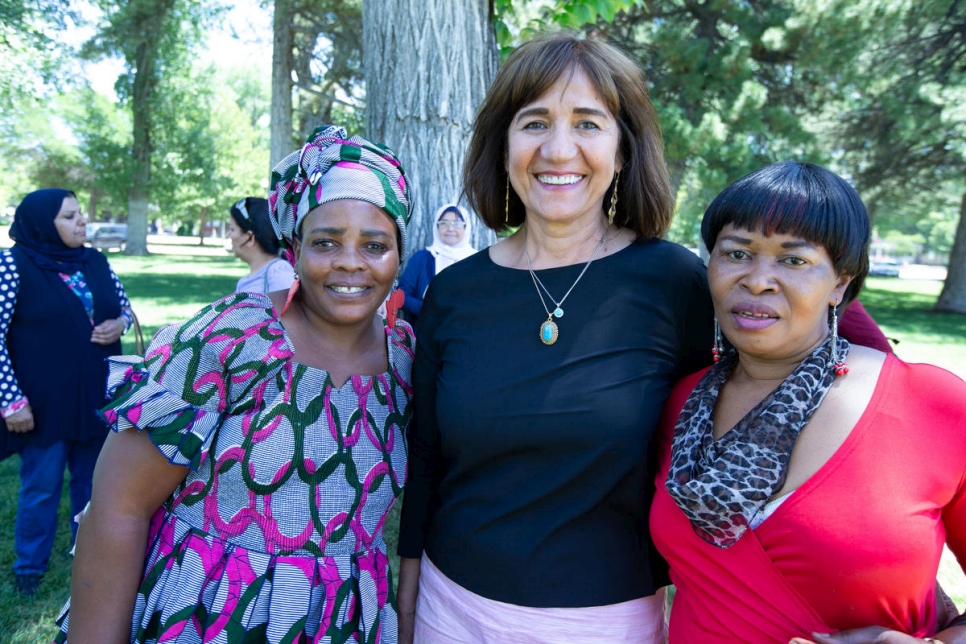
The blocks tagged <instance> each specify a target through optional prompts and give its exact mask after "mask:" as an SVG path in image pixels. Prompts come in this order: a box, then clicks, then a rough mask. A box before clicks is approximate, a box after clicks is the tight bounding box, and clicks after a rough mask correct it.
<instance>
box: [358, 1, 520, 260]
mask: <svg viewBox="0 0 966 644" xmlns="http://www.w3.org/2000/svg"><path fill="white" fill-rule="evenodd" d="M490 4H491V0H459V1H458V2H454V1H453V0H363V3H362V42H363V51H364V69H365V77H366V136H367V137H368V138H370V139H372V140H374V141H377V142H379V143H384V144H386V145H388V146H389V147H390V148H392V149H393V150H395V151H396V153H397V154H399V157H400V160H401V161H402V163H403V166H404V167H405V168H406V172H407V174H408V176H409V180H410V184H411V186H412V194H413V200H414V202H415V208H414V211H413V219H412V222H411V224H410V228H409V230H410V247H411V249H413V250H415V249H419V248H423V247H424V246H426V245H427V244H429V243H432V239H433V234H432V230H431V228H430V227H431V225H432V222H431V221H430V220H431V219H432V217H433V213H434V212H435V211H436V209H437V208H439V206H441V205H443V204H444V203H446V202H452V201H455V200H456V199H457V198H459V196H460V194H461V192H462V188H463V186H462V169H463V156H464V154H465V153H466V148H467V145H468V144H469V139H470V134H471V131H472V128H473V119H474V118H475V116H476V109H477V107H478V106H479V104H480V103H481V102H482V100H483V96H484V94H485V93H486V89H487V88H488V87H489V85H490V82H491V81H492V80H493V77H494V76H495V75H496V70H497V66H498V64H499V57H498V52H497V46H496V36H495V34H494V32H493V24H492V22H491V16H490V12H489V6H490ZM503 135H504V134H503V133H502V132H501V133H494V136H503ZM476 224H477V225H475V226H474V230H473V238H472V242H473V245H474V246H476V247H477V248H484V247H486V246H488V245H489V244H491V243H493V241H494V240H495V236H494V234H493V233H492V232H491V231H490V230H489V229H486V228H484V227H483V225H482V224H480V223H479V221H478V220H477V222H476Z"/></svg>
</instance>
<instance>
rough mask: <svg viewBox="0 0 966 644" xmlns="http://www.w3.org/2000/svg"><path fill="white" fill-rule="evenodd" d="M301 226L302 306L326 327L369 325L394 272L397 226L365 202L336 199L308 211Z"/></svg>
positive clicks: (297, 245)
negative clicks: (318, 318)
mask: <svg viewBox="0 0 966 644" xmlns="http://www.w3.org/2000/svg"><path fill="white" fill-rule="evenodd" d="M300 226H301V238H300V239H296V241H295V259H296V263H295V268H296V272H297V273H298V275H299V277H300V279H301V287H300V292H301V297H302V303H303V305H304V306H305V307H306V308H308V309H309V310H311V311H312V312H313V313H314V314H316V315H318V316H319V317H320V318H322V319H323V320H325V321H327V322H329V323H331V324H335V325H339V326H349V325H353V324H358V323H369V322H371V321H372V319H373V316H374V315H375V313H376V309H378V308H379V305H380V304H382V303H383V301H384V300H385V299H386V296H388V295H389V291H390V289H391V288H392V284H393V280H395V278H396V273H397V271H398V270H399V246H398V243H397V239H396V225H395V224H394V223H393V221H392V220H391V219H389V217H388V216H387V215H386V213H385V212H383V211H382V210H381V209H380V208H378V207H376V206H375V205H373V204H371V203H369V202H367V201H358V200H355V199H340V200H338V201H330V202H328V203H325V204H322V205H321V206H319V207H318V208H315V209H314V210H312V211H310V212H309V213H308V214H307V215H306V216H305V218H304V219H303V220H302V222H301V224H300Z"/></svg>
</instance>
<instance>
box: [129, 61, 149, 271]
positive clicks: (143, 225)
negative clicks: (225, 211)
mask: <svg viewBox="0 0 966 644" xmlns="http://www.w3.org/2000/svg"><path fill="white" fill-rule="evenodd" d="M155 53H156V52H155V51H154V47H153V45H152V44H149V43H148V42H141V43H140V44H139V45H138V46H137V51H136V57H137V59H136V63H135V64H136V65H137V70H136V71H135V74H134V90H133V93H132V100H131V112H132V113H133V138H134V147H133V148H132V150H131V156H132V157H133V158H134V169H133V171H132V172H131V185H130V187H129V188H128V191H127V243H126V244H125V246H124V253H125V254H126V255H147V254H148V196H149V190H148V183H149V182H150V181H151V125H152V122H151V121H152V119H151V116H152V114H151V108H152V105H151V90H152V89H153V86H154V78H153V77H154V57H155V56H154V55H155Z"/></svg>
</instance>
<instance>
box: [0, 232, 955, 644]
mask: <svg viewBox="0 0 966 644" xmlns="http://www.w3.org/2000/svg"><path fill="white" fill-rule="evenodd" d="M180 252H182V253H190V252H191V250H190V247H184V248H181V249H180ZM108 257H109V259H110V262H111V265H112V266H113V267H114V270H115V271H116V272H117V273H118V275H119V276H120V277H121V280H122V282H123V283H124V287H125V289H126V290H127V292H128V295H129V297H130V298H131V300H132V303H133V305H134V309H135V311H136V313H137V314H138V316H139V318H140V320H141V324H142V325H143V327H144V331H145V334H146V335H147V336H148V337H149V338H150V336H151V335H152V334H153V333H154V332H155V331H156V330H157V329H158V328H160V327H161V326H163V325H165V324H170V323H173V322H178V321H180V320H183V319H186V318H187V317H189V316H190V315H191V314H193V313H194V312H195V311H197V310H198V309H199V308H200V307H201V306H203V305H205V304H207V303H208V302H210V301H213V300H215V299H217V298H219V297H221V296H223V295H225V294H227V293H230V292H232V291H233V290H234V286H235V282H236V281H237V279H238V278H239V277H241V276H242V275H243V274H244V273H245V266H244V265H243V264H242V263H241V262H239V261H238V260H235V259H233V258H231V257H229V256H227V255H220V254H218V253H216V252H211V251H209V252H208V253H207V254H205V255H199V256H195V255H191V254H180V255H173V254H157V255H152V256H150V257H140V258H134V257H126V256H123V255H120V254H118V253H111V254H109V255H108ZM940 287H941V284H940V283H939V282H935V281H921V282H917V281H912V280H899V279H889V278H870V279H869V282H868V284H867V287H866V290H865V291H864V292H863V295H862V301H863V303H864V304H865V306H866V308H867V309H868V310H869V312H870V313H872V315H873V316H874V317H875V318H876V319H877V320H878V321H879V323H880V324H881V325H882V327H883V329H884V330H885V332H886V335H888V336H889V337H890V338H895V339H898V340H899V344H898V345H897V347H896V352H897V354H898V355H899V356H900V357H901V358H903V359H904V360H906V361H908V362H932V363H935V364H938V365H940V366H942V367H945V368H946V369H949V370H950V371H953V372H954V373H957V374H958V375H959V376H960V377H963V378H966V316H957V315H949V314H934V313H931V312H930V311H929V309H930V308H931V306H932V304H933V302H935V298H936V296H937V295H938V294H939V289H940ZM124 348H125V350H127V351H130V350H132V349H133V344H132V343H131V341H130V339H129V338H127V337H125V347H124ZM18 465H19V461H18V459H17V458H16V457H13V458H9V459H7V460H6V461H3V462H0V524H2V525H5V526H8V527H7V528H6V529H5V530H3V531H2V532H0V642H6V643H10V644H21V643H22V644H28V643H29V644H35V643H36V642H45V641H49V640H50V639H51V638H52V637H53V635H54V633H55V632H56V629H55V628H54V625H53V620H54V617H55V616H56V614H57V612H58V611H59V610H60V608H61V606H62V605H63V603H64V601H65V600H66V599H67V597H68V595H69V580H70V566H71V560H70V557H69V556H68V553H67V549H68V546H69V534H70V532H69V529H68V516H67V515H68V508H67V492H66V488H65V491H64V495H63V499H62V503H61V511H60V515H61V516H60V519H61V522H60V528H61V529H60V531H59V533H58V536H57V541H56V543H55V545H54V552H53V556H52V558H51V562H50V571H49V572H48V574H47V576H46V578H45V580H44V584H43V586H42V587H41V592H40V593H39V594H38V596H37V597H36V598H35V599H33V600H31V601H24V600H22V599H20V598H19V597H18V596H17V595H16V594H15V593H14V590H13V575H12V573H11V572H10V571H11V567H12V565H13V559H14V557H13V523H14V515H15V512H16V495H17V489H18V486H19V481H18V475H17V467H18ZM398 516H399V505H398V504H397V506H396V507H395V508H394V509H393V513H392V516H391V517H390V519H389V520H388V521H387V522H386V540H387V542H389V544H390V552H393V551H394V550H395V542H396V539H397V536H398V528H397V525H398ZM393 563H394V564H395V563H397V562H396V561H394V562H393ZM395 569H396V570H398V567H396V568H395ZM940 580H941V581H942V584H943V586H944V588H946V589H947V591H948V592H950V594H951V595H952V596H953V598H954V599H955V600H956V601H957V603H958V604H959V606H960V608H963V607H964V606H966V578H964V576H963V574H962V572H961V571H960V570H959V569H958V566H957V565H956V564H955V561H954V560H952V559H951V558H950V557H948V556H947V557H946V558H944V560H943V565H942V568H941V570H940Z"/></svg>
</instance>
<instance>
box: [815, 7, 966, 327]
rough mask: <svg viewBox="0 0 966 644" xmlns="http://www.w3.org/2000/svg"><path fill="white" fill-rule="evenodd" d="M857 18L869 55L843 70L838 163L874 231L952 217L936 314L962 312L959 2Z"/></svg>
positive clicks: (965, 116)
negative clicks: (844, 86)
mask: <svg viewBox="0 0 966 644" xmlns="http://www.w3.org/2000/svg"><path fill="white" fill-rule="evenodd" d="M833 6H834V8H835V9H836V10H838V11H840V12H845V11H849V10H852V11H856V8H855V7H852V6H851V4H850V3H847V2H844V0H839V2H837V3H835V5H833ZM858 11H861V12H862V18H863V20H862V21H861V22H859V23H858V25H859V27H860V30H859V31H858V32H857V33H854V34H853V35H854V37H856V39H857V40H860V41H861V42H864V43H865V44H866V47H867V49H866V51H865V52H864V55H862V56H859V57H857V58H856V59H855V61H854V63H853V64H852V65H851V66H850V67H848V68H847V70H848V73H849V76H848V77H847V79H848V81H849V83H848V85H847V87H848V90H849V91H848V95H847V96H846V97H844V99H843V100H842V102H841V103H840V105H841V106H842V108H843V110H842V111H843V112H844V116H843V118H842V119H841V121H840V124H839V125H838V126H837V127H834V128H832V131H833V132H834V136H835V140H836V142H837V143H838V145H839V146H841V159H842V163H843V165H845V166H846V167H848V168H849V169H850V170H851V171H852V172H853V175H854V177H855V180H856V184H857V187H858V188H859V190H860V191H861V193H862V194H863V197H864V198H865V199H866V200H867V202H868V203H869V205H870V209H871V210H872V213H873V215H874V216H875V218H876V221H877V223H884V224H889V227H890V228H893V229H903V228H905V229H906V230H908V229H909V228H910V225H914V226H915V227H916V228H923V229H928V230H932V229H933V228H935V224H936V223H937V222H936V221H935V219H936V217H935V213H936V212H937V210H938V209H940V208H941V209H942V210H944V211H945V212H946V213H947V214H946V216H945V217H944V220H945V221H944V224H943V225H942V226H941V227H940V230H941V229H942V228H946V229H947V230H948V228H950V227H951V224H952V222H955V221H956V220H957V215H958V221H959V223H958V225H957V226H956V228H955V230H956V233H955V237H954V242H953V244H952V247H951V248H950V250H949V262H948V271H947V278H946V281H945V284H944V286H943V290H942V293H941V294H940V296H939V299H938V301H937V303H936V310H938V311H949V312H956V313H966V110H964V109H963V105H964V104H966V2H964V0H935V1H932V2H924V3H908V4H907V3H889V2H875V1H873V0H866V1H865V2H863V3H862V6H861V7H860V8H858ZM937 205H938V208H937ZM931 206H932V207H931ZM957 211H958V212H957ZM896 213H898V214H899V215H900V217H897V216H896ZM901 215H906V217H905V218H904V219H903V218H902V217H901Z"/></svg>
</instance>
